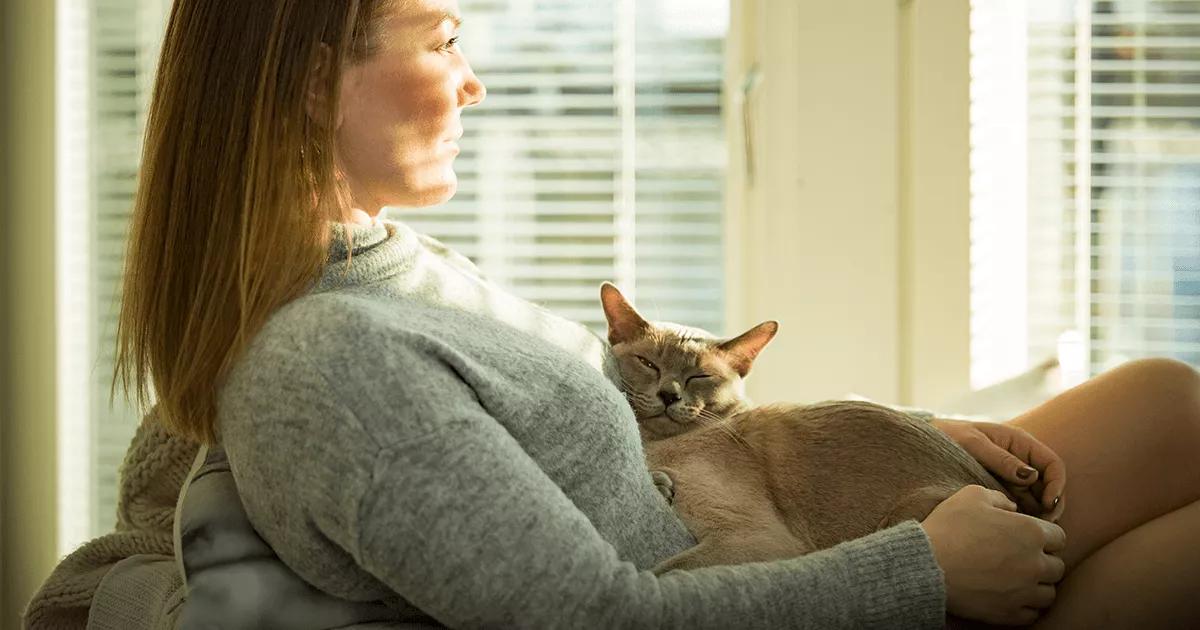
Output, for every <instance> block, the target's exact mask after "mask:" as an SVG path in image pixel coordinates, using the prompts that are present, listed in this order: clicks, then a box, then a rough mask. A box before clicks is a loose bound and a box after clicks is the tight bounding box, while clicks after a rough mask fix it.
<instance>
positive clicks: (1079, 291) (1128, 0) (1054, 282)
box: [972, 0, 1200, 385]
mask: <svg viewBox="0 0 1200 630" xmlns="http://www.w3.org/2000/svg"><path fill="white" fill-rule="evenodd" d="M1077 6H1081V7H1084V10H1085V11H1087V13H1086V14H1079V15H1077V14H1076V13H1075V10H1076V7H1077ZM1005 16H1008V17H1009V18H1011V19H1010V20H1009V22H1008V23H1005V22H1004V21H1003V19H1004V17H1005ZM1081 16H1082V17H1084V18H1086V19H1085V20H1082V21H1081V20H1079V18H1080V17H1081ZM1014 21H1019V22H1020V26H1019V27H1014V26H1013V24H1014ZM972 28H973V30H972V172H973V183H972V226H973V228H972V233H973V237H972V311H973V320H972V321H973V324H972V365H973V367H972V372H973V381H975V378H974V376H975V375H976V373H979V374H983V373H985V372H988V370H989V368H988V366H989V365H990V364H994V363H995V361H996V359H997V357H998V356H1000V355H999V354H998V352H999V351H998V350H997V349H996V348H994V347H992V346H989V345H988V343H987V342H986V340H987V339H989V338H995V337H997V336H1002V335H1003V334H1004V332H1003V331H1004V329H1005V327H1006V326H1007V327H1008V334H1009V335H1010V336H1013V337H1017V338H1020V339H1021V340H1023V347H1024V348H1025V350H1026V352H1027V353H1028V354H1029V355H1030V356H1028V357H1027V359H1026V360H1027V362H1032V361H1037V360H1040V359H1041V358H1043V357H1044V356H1046V355H1048V354H1053V353H1054V350H1055V341H1056V339H1057V337H1058V335H1059V334H1060V333H1062V332H1063V331H1064V330H1068V329H1071V328H1078V326H1077V325H1076V324H1075V322H1076V321H1084V322H1087V324H1086V326H1085V328H1086V330H1082V331H1080V332H1082V333H1083V334H1084V335H1085V336H1086V338H1087V339H1088V340H1089V342H1090V346H1091V351H1090V353H1089V355H1088V356H1086V357H1081V359H1082V360H1083V361H1084V363H1085V364H1086V372H1087V373H1088V374H1095V373H1096V372H1098V371H1100V370H1103V369H1105V368H1107V367H1111V366H1112V365H1114V364H1116V363H1119V362H1121V361H1124V360H1128V359H1132V358H1138V357H1143V356H1150V355H1157V356H1171V357H1175V358H1178V359H1181V360H1184V361H1187V362H1189V363H1191V364H1193V365H1198V364H1200V348H1197V344H1198V343H1200V332H1198V329H1200V324H1198V322H1200V89H1197V87H1196V86H1197V84H1200V2H1196V1H1194V0H1174V1H1170V0H1106V1H1094V2H1084V3H1081V4H1080V3H1076V2H1073V1H1069V0H1054V1H1050V2H1046V1H1040V2H1038V1H1031V0H1021V1H1009V0H975V2H973V4H972ZM1080 29H1087V30H1082V31H1081V30H1080ZM1078 37H1084V38H1085V39H1083V40H1081V41H1085V42H1087V43H1088V46H1087V50H1084V49H1083V48H1080V47H1079V46H1077V38H1078ZM1001 50H1006V51H1007V52H1008V53H1009V56H1008V57H1007V58H1005V57H1004V56H1002V55H1001V54H1000V52H999V51H1001ZM1081 54H1086V55H1087V57H1086V64H1085V66H1086V67H1087V68H1088V74H1087V75H1086V76H1085V75H1077V74H1076V70H1077V69H1078V68H1079V67H1081V65H1080V63H1079V61H1080V57H1079V56H1080V55H1081ZM1014 59H1017V60H1019V61H1018V62H1017V63H1019V64H1021V65H1023V66H1024V69H1023V70H1022V72H1021V73H1020V74H1019V75H1014V74H1011V73H1010V74H1007V75H1005V74H1004V69H1005V68H1009V67H1011V66H1012V65H1014V62H1013V60H1014ZM988 63H991V64H993V65H991V66H989V65H987V64H988ZM1000 77H1004V78H1000ZM1014 91H1016V92H1018V93H1020V94H1022V97H1021V98H1022V101H1023V102H1022V107H1021V108H1017V109H1011V108H1010V109H1008V110H1005V109H1003V108H1000V107H998V103H999V102H1000V101H1001V99H1002V98H1003V95H1004V94H1012V93H1013V92H1014ZM1079 99H1087V100H1086V101H1083V102H1084V103H1086V105H1087V107H1086V108H1080V107H1078V105H1079V104H1080V101H1079ZM1080 111H1088V116H1087V118H1086V120H1083V121H1077V120H1076V116H1077V114H1078V113H1079V112H1080ZM1080 123H1082V124H1080ZM1081 129H1082V130H1083V135H1081V133H1080V130H1081ZM1004 130H1007V132H1008V135H1005V131H1004ZM1005 138H1008V139H1009V140H1010V141H1011V140H1012V138H1019V142H1016V144H1017V145H1019V150H1018V151H1017V152H1016V153H1015V154H1014V155H1017V157H1018V158H1019V162H1020V165H1021V171H1022V172H1023V177H1026V178H1027V181H1028V188H1027V190H1024V191H1023V192H1022V194H1021V198H1020V199H1008V201H1010V202H1013V203H1010V204H1009V206H1008V208H1007V210H1000V209H999V208H1000V205H999V204H998V203H997V201H998V200H999V199H1000V198H1001V193H1000V192H998V191H999V189H998V188H988V187H986V186H985V185H983V182H986V181H989V179H995V178H996V177H997V174H999V173H1002V172H1005V171H1006V169H1007V170H1011V167H1010V166H1006V165H1004V164H1003V163H1002V162H1001V161H1000V160H998V159H997V158H998V156H999V154H998V153H997V151H996V147H997V146H1000V143H1002V142H1004V141H1005ZM1081 148H1082V152H1081V151H1080V149H1081ZM1079 156H1084V157H1085V159H1086V162H1081V161H1080V157H1079ZM1009 157H1012V156H1009ZM1081 169H1082V170H1081ZM1085 176H1086V177H1085ZM976 180H978V181H976ZM1081 182H1086V183H1087V184H1086V185H1087V188H1086V189H1080V188H1078V186H1079V185H1080V183H1081ZM1083 200H1086V201H1083ZM1083 203H1086V204H1087V207H1086V208H1083V210H1084V211H1086V212H1087V213H1088V214H1087V215H1085V216H1079V214H1078V212H1079V211H1080V210H1081V208H1080V206H1081V205H1082V204H1083ZM1017 215H1019V216H1020V221H1023V222H1025V223H1027V229H1025V230H1022V231H1023V232H1024V233H1025V234H1024V236H1023V237H1022V238H1021V240H1022V241H1023V242H1024V247H1025V248H1027V251H1026V252H1024V253H1023V255H1022V256H1021V258H1022V259H1023V261H1024V264H1025V265H1027V267H1026V268H1027V269H1028V271H1027V272H1026V273H1027V276H1026V279H1025V281H1024V283H1025V285H1026V286H1024V288H1023V289H1022V297H1023V299H1026V300H1028V312H1027V313H1026V315H1025V317H1024V318H1022V319H1021V320H1020V322H1019V323H1015V324H1014V323H1013V322H1007V323H1005V322H1001V321H995V320H989V319H988V318H987V317H986V309H988V308H989V307H992V306H994V305H995V304H996V303H997V301H998V296H1000V295H1001V289H1000V287H1002V286H1003V285H1004V282H1005V281H1006V280H1005V278H1004V277H1003V276H1004V274H1003V273H1000V274H999V275H996V274H993V275H992V276H988V275H987V274H986V273H985V272H986V271H987V270H989V269H997V268H999V265H1000V264H1001V262H1000V261H1001V260H1004V259H1008V260H1011V256H1007V255H1006V253H1007V252H1006V251H1005V249H1004V248H996V247H994V246H992V243H990V242H989V241H994V240H995V238H994V237H993V236H992V235H990V234H989V233H988V232H987V231H986V230H983V229H980V230H976V227H977V226H978V227H980V228H982V227H984V226H988V225H993V224H995V223H996V222H998V221H1003V220H1004V219H1003V218H1002V217H1008V218H1009V219H1011V220H1013V221H1016V220H1017V219H1015V218H1014V217H1016V216H1017ZM1081 256H1082V258H1081ZM1077 265H1082V267H1081V269H1084V270H1086V282H1087V284H1086V285H1085V286H1080V284H1079V283H1080V281H1081V279H1082V278H1083V277H1084V276H1083V275H1081V272H1080V268H1076V266H1077ZM1010 275H1011V273H1010ZM1080 296H1082V298H1083V299H1082V300H1081V299H1080ZM998 331H1001V332H998ZM999 376H1002V375H1001V374H995V373H992V374H989V375H988V377H987V378H981V379H980V380H979V381H978V382H976V384H977V385H982V384H986V381H989V380H994V379H995V378H998V377H999Z"/></svg>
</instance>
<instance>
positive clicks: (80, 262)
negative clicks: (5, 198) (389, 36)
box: [58, 0, 728, 553]
mask: <svg viewBox="0 0 1200 630" xmlns="http://www.w3.org/2000/svg"><path fill="white" fill-rule="evenodd" d="M58 1H59V2H60V4H62V5H63V15H64V16H67V15H70V16H72V17H71V18H70V19H69V20H67V19H65V18H64V20H63V23H64V24H73V27H71V28H70V29H67V28H65V27H63V28H60V33H59V38H60V42H59V44H60V50H61V51H62V52H64V53H65V56H64V57H63V58H64V59H67V58H70V59H76V60H77V61H79V62H80V63H77V64H75V65H73V66H72V67H71V68H70V69H68V68H66V67H65V65H66V64H64V67H63V68H62V69H61V70H62V72H63V75H62V76H64V77H66V76H71V77H73V79H74V80H73V82H71V84H70V86H64V87H68V88H69V89H63V90H60V97H59V99H60V104H59V111H60V112H61V113H62V116H61V118H60V128H61V129H63V130H65V131H67V132H69V133H70V134H73V135H71V136H70V137H72V138H75V141H74V144H73V145H72V146H74V147H75V149H74V153H72V156H73V157H72V158H71V159H72V160H73V162H72V163H73V164H75V165H76V166H77V167H78V168H75V169H60V170H61V171H62V172H60V180H59V186H60V190H73V191H76V193H75V196H74V197H71V199H73V201H71V202H70V203H64V204H62V207H60V213H61V216H62V218H63V221H62V223H63V224H64V225H66V226H69V227H68V228H66V229H65V231H64V232H63V233H62V234H60V247H63V246H64V245H65V244H66V243H68V242H69V243H75V244H76V246H74V247H73V249H71V251H74V252H77V255H75V256H74V258H72V259H71V260H70V261H69V264H67V265H64V266H63V268H62V273H61V275H60V278H59V283H60V286H61V287H70V290H69V291H66V290H63V291H62V293H71V294H72V295H75V296H77V297H76V300H77V301H80V302H81V303H82V304H86V308H85V309H76V311H74V313H75V315H74V320H72V321H74V322H75V324H74V325H71V326H64V327H63V329H62V332H61V336H62V339H61V340H60V341H62V342H63V344H64V345H62V347H63V348H64V350H63V352H65V353H72V356H75V357H85V358H84V359H82V360H76V361H75V362H74V363H73V364H72V365H73V367H71V368H65V369H66V372H65V373H64V374H62V375H61V376H60V378H61V380H62V381H63V382H64V383H67V382H74V383H78V384H79V386H80V387H83V388H86V389H87V390H88V394H87V397H86V398H87V400H88V401H89V402H88V404H87V405H77V406H76V408H72V409H70V416H66V415H64V416H63V417H62V418H60V425H61V426H63V427H66V428H68V431H67V433H68V434H69V435H73V436H75V438H76V439H74V440H73V441H69V443H67V444H63V445H61V446H60V458H61V459H62V461H66V462H71V464H70V469H69V470H66V471H65V474H64V475H63V479H62V481H61V483H62V485H63V487H64V488H66V487H67V486H71V487H72V488H73V489H72V490H71V492H68V493H64V494H63V497H64V499H63V505H62V506H60V507H61V508H62V510H61V513H62V514H63V515H64V522H63V524H62V525H60V529H61V530H62V531H61V532H60V533H61V534H62V535H61V536H60V539H61V541H62V542H61V545H60V546H61V548H62V549H63V553H65V552H66V551H69V550H70V549H72V548H73V547H74V546H75V545H76V544H78V543H79V542H82V541H83V540H85V539H86V538H88V537H91V536H95V535H99V534H100V533H103V532H105V531H108V530H109V529H111V527H112V524H113V522H114V514H115V511H114V510H115V504H116V482H117V469H118V466H119V464H120V462H121V458H122V457H123V455H124V452H125V449H126V447H127V446H128V443H129V439H130V437H131V436H132V434H133V431H134V429H135V428H136V425H137V421H138V418H137V417H136V414H135V413H134V412H133V410H131V409H129V408H127V407H121V406H118V407H117V408H110V407H109V406H108V379H109V378H110V375H111V373H112V362H113V348H114V344H115V338H114V334H115V318H116V314H117V310H116V306H117V304H118V303H119V297H120V293H119V291H120V281H121V274H122V268H121V262H122V254H123V252H124V248H125V240H124V239H125V235H126V233H127V230H128V221H129V211H130V207H131V203H132V197H133V192H134V186H135V182H136V180H135V177H136V173H137V168H138V156H139V155H140V141H141V133H142V128H143V125H144V112H145V106H146V100H147V98H148V95H149V90H150V88H151V87H152V78H153V68H154V62H155V59H156V58H157V52H158V46H159V41H160V38H161V33H162V31H163V26H164V18H165V16H166V15H167V13H168V12H169V1H168V0H89V1H85V0H58ZM460 6H461V9H462V12H463V15H464V17H465V19H466V23H465V24H464V26H463V29H462V33H461V35H462V38H461V41H462V46H463V49H464V51H465V53H466V54H467V55H468V57H469V58H470V60H471V62H472V64H473V65H474V67H475V70H476V72H477V73H478V74H479V76H480V77H481V78H482V80H483V81H484V82H485V84H487V86H488V89H489V95H488V98H487V101H486V102H485V103H484V104H482V105H480V106H479V107H476V108H472V109H470V110H467V111H466V112H465V114H464V125H465V128H466V133H465V137H464V138H463V139H462V140H461V141H460V144H461V146H462V153H461V154H460V156H459V158H458V160H457V163H456V171H457V173H458V176H459V191H458V194H457V195H456V196H455V197H454V199H452V200H451V201H449V202H448V203H446V204H443V205H442V206H439V207H433V208H422V209H409V208H393V209H390V210H389V217H390V218H392V219H395V220H400V221H405V222H407V223H409V224H410V225H412V226H413V227H414V228H415V229H417V230H418V231H422V232H425V233H428V234H430V235H432V236H434V237H436V238H439V239H441V240H443V241H445V242H446V243H447V244H448V245H450V246H451V247H453V248H455V249H457V250H458V251H460V252H462V253H463V254H465V255H467V256H468V257H469V258H471V259H472V260H474V261H475V262H476V263H477V264H478V265H479V266H480V267H481V268H482V270H483V272H484V273H485V274H487V275H488V276H489V277H490V278H492V279H493V280H495V281H496V282H499V283H500V284H502V285H504V286H506V287H508V288H510V289H511V290H512V291H514V292H515V293H516V294H518V295H520V296H522V297H524V298H526V299H529V300H532V301H534V302H537V303H540V304H542V305H544V306H546V307H548V308H550V309H552V310H554V311H556V312H558V313H560V314H562V315H564V316H566V317H569V318H572V319H575V320H578V321H582V322H584V323H586V324H588V325H589V326H592V327H593V328H594V329H596V330H597V331H599V330H601V329H602V324H603V315H602V311H601V310H600V308H599V303H598V298H599V285H600V282H601V281H604V280H613V281H616V282H618V283H619V284H620V286H621V287H622V288H623V289H624V290H626V292H627V293H629V294H632V295H635V296H636V298H637V300H638V305H639V307H642V308H643V310H644V311H645V312H646V314H647V315H648V316H650V317H652V318H654V319H665V320H674V321H679V322H686V323H688V324H691V325H695V326H701V327H706V328H709V329H711V330H713V331H714V332H718V333H721V332H724V331H723V330H722V329H723V320H722V313H723V303H722V298H721V296H722V287H721V283H722V271H721V264H722V263H721V259H722V252H721V247H722V243H721V217H722V185H723V179H724V169H725V148H724V136H723V127H722V120H721V100H722V97H721V78H722V58H723V44H724V38H725V31H726V28H727V25H728V10H727V8H726V7H725V5H724V2H723V1H722V0H651V1H648V0H639V1H638V2H634V1H633V0H617V1H614V2H612V3H595V2H589V1H586V0H544V1H543V0H463V1H462V2H461V3H460ZM64 83H65V80H64ZM69 112H76V114H69ZM63 137H64V138H65V137H67V136H63ZM81 191H82V192H81ZM62 198H63V199H67V197H62ZM78 296H85V297H82V298H81V297H78ZM68 348H69V349H68ZM64 365H65V364H64ZM84 407H86V408H84Z"/></svg>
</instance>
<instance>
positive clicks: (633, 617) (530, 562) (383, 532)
mask: <svg viewBox="0 0 1200 630" xmlns="http://www.w3.org/2000/svg"><path fill="white" fill-rule="evenodd" d="M373 470H374V475H373V478H372V480H371V483H370V485H369V486H368V487H366V488H364V489H363V492H362V496H361V499H362V502H361V507H360V510H359V514H358V516H359V518H358V528H357V529H358V541H357V546H356V548H355V550H354V551H355V554H356V556H357V557H358V558H359V559H360V561H361V562H362V565H363V567H365V568H366V569H367V570H368V571H370V572H371V573H372V574H373V575H375V576H377V577H378V578H380V579H381V580H382V581H383V582H385V583H386V584H388V585H389V586H391V587H392V588H394V589H395V591H396V592H397V593H400V594H401V595H403V596H404V597H405V598H406V599H407V600H409V601H410V602H412V603H413V604H415V605H416V606H417V607H418V608H420V609H422V610H424V611H426V612H428V613H429V614H431V615H432V616H433V617H435V618H437V619H439V620H440V621H442V622H443V623H445V624H446V625H448V626H450V627H529V628H549V627H604V628H621V627H627V628H659V627H687V628H730V627H743V628H754V627H761V628H837V627H876V626H878V627H896V626H895V624H897V623H899V624H900V625H902V626H904V627H924V626H929V627H940V626H941V624H942V621H943V620H942V615H943V611H942V608H943V603H942V595H941V583H940V582H941V576H940V572H939V571H938V570H937V568H936V565H935V564H934V563H933V562H932V560H931V556H930V555H929V554H930V551H929V548H928V542H927V541H926V539H925V538H924V536H923V535H922V534H921V531H920V528H919V527H918V526H917V525H916V524H915V523H912V522H910V523H906V524H905V525H902V526H900V527H897V528H894V529H891V530H887V531H884V532H879V533H876V534H873V535H872V536H869V537H867V538H865V539H861V540H858V541H854V542H852V543H848V544H846V545H842V546H840V547H837V548H834V549H831V550H828V551H825V552H820V553H816V554H812V555H809V556H805V557H802V558H797V559H792V560H786V561H781V562H775V563H764V564H757V565H742V566H737V567H711V568H707V569H702V570H697V571H691V572H677V573H669V574H666V575H663V576H659V577H656V576H655V575H654V574H653V573H651V572H649V571H646V570H639V569H638V568H637V567H636V566H634V565H633V564H632V563H630V562H626V561H622V560H621V559H620V558H619V557H618V556H617V552H616V550H615V549H613V547H612V545H610V544H608V543H607V542H606V541H605V540H603V539H602V538H601V537H600V536H599V534H598V533H597V532H596V530H595V528H594V527H593V526H592V524H591V523H590V522H589V521H588V519H587V518H586V517H585V516H584V515H583V514H582V513H581V512H580V511H579V510H578V509H576V508H575V506H574V505H573V504H572V503H571V501H570V499H569V498H568V497H567V496H565V495H564V494H563V493H562V491H561V490H560V489H559V488H558V486H556V485H555V484H554V483H552V482H551V480H550V479H548V478H547V477H546V476H545V474H544V473H543V472H542V471H541V469H540V468H539V467H538V466H537V465H536V464H535V463H534V462H533V461H532V460H531V459H530V458H529V457H528V456H526V455H525V454H524V452H523V451H522V450H521V448H520V446H519V445H517V444H516V443H515V442H514V441H513V439H512V437H511V436H509V435H508V433H507V432H506V431H505V430H504V429H503V428H502V427H501V426H500V425H499V424H498V423H497V422H495V420H492V419H491V418H489V417H488V416H487V415H486V414H484V413H483V412H482V410H479V411H477V412H476V413H471V414H463V415H460V416H459V417H458V418H457V419H456V421H455V422H453V423H451V424H448V425H447V426H446V428H445V429H444V431H442V432H438V433H435V434H430V435H428V436H426V437H424V438H422V439H421V440H419V441H415V442H412V443H409V444H405V445H403V446H400V447H395V448H390V449H387V450H385V451H383V452H381V453H379V454H378V455H377V456H376V458H375V460H374V462H373Z"/></svg>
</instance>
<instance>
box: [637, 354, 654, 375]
mask: <svg viewBox="0 0 1200 630" xmlns="http://www.w3.org/2000/svg"><path fill="white" fill-rule="evenodd" d="M637 360H638V362H640V363H641V364H642V365H644V366H646V367H647V368H650V369H651V370H654V371H655V372H657V371H658V366H656V365H654V364H653V363H651V362H650V361H648V360H646V359H645V358H643V357H638V358H637Z"/></svg>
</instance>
